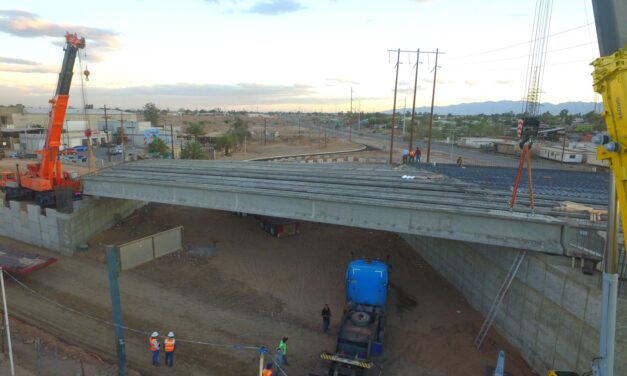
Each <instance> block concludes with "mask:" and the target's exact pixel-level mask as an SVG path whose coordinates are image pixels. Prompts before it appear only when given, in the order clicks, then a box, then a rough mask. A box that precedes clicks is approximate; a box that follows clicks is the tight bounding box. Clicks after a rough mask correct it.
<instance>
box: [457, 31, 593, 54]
mask: <svg viewBox="0 0 627 376" xmlns="http://www.w3.org/2000/svg"><path fill="white" fill-rule="evenodd" d="M593 24H594V23H593V22H589V23H587V24H584V25H579V26H575V27H573V28H570V29H566V30H562V31H558V32H556V33H553V34H550V35H548V38H550V37H554V36H557V35H560V34H565V33H569V32H571V31H575V30H578V29H582V28H584V27H588V26H590V25H593ZM532 42H534V40H533V39H531V40H528V41H526V42H520V43H516V44H511V45H508V46H504V47H498V48H494V49H491V50H486V51H482V52H476V53H473V54H470V55H463V56H458V57H455V56H453V57H452V58H451V59H453V60H459V59H465V58H468V57H473V56H479V55H485V54H489V53H492V52H498V51H502V50H507V49H509V48H514V47H518V46H524V45H526V44H529V43H532Z"/></svg>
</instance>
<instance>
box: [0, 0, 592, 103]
mask: <svg viewBox="0 0 627 376" xmlns="http://www.w3.org/2000/svg"><path fill="white" fill-rule="evenodd" d="M535 3H536V2H535V0H523V1H521V0H500V1H490V0H472V1H471V0H466V1H464V0H430V1H429V0H422V1H417V0H413V1H412V0H389V1H343V0H337V1H329V0H318V1H304V0H260V1H257V0H252V1H246V0H231V1H224V0H214V1H207V0H179V1H177V2H174V1H140V0H125V1H118V0H110V1H108V2H106V3H105V2H93V3H89V2H84V1H83V2H78V1H63V0H59V1H54V2H51V1H30V0H23V1H20V2H19V5H17V3H14V2H11V4H5V5H2V4H0V45H1V46H2V49H1V50H0V103H1V104H12V103H23V104H27V105H36V106H46V105H47V100H48V99H49V98H50V96H51V95H52V94H53V91H54V88H55V85H56V79H57V72H58V70H59V66H60V64H61V60H62V57H63V52H62V50H61V42H62V41H63V34H64V32H65V31H66V30H67V31H71V32H74V31H76V32H78V33H79V34H80V35H84V36H85V37H86V38H87V43H88V47H87V64H88V67H89V70H90V71H91V78H90V81H89V82H88V83H86V93H87V98H88V102H89V103H92V104H94V105H95V106H97V107H100V106H102V105H103V104H107V105H108V106H112V107H115V106H119V107H123V108H137V107H141V106H142V105H143V104H144V103H146V102H154V103H156V104H157V105H158V106H159V107H163V108H166V107H167V108H171V109H177V108H179V107H185V108H192V109H193V108H206V109H209V108H215V107H221V108H223V109H247V110H257V109H258V110H260V111H262V110H299V109H300V110H302V111H320V110H322V111H347V110H349V108H350V100H349V98H350V90H351V87H352V88H353V97H354V102H353V106H354V108H361V109H362V110H364V111H376V110H385V109H389V108H391V107H392V104H393V103H392V102H393V89H394V60H395V54H390V53H388V52H387V51H388V49H396V48H399V47H400V48H402V49H405V50H415V49H417V48H421V49H422V50H423V51H425V50H428V51H433V50H435V49H436V48H439V49H440V50H441V51H444V52H445V54H443V55H441V56H440V60H439V63H438V65H439V66H440V67H441V69H439V71H438V80H437V81H438V82H437V92H436V105H446V104H454V103H464V102H477V101H486V100H502V99H510V100H518V99H521V98H522V97H523V95H524V87H525V82H524V81H525V71H526V65H527V55H528V50H529V44H528V43H526V42H528V41H529V40H530V39H531V28H532V22H533V16H534V10H535ZM9 5H10V6H9ZM16 6H19V8H16ZM550 30H551V34H552V35H553V36H552V37H551V38H550V40H549V44H548V51H549V53H548V55H547V65H546V73H545V80H544V84H543V94H542V99H543V101H547V102H552V103H558V102H564V101H594V100H598V99H596V97H595V95H594V93H593V91H592V80H591V77H590V73H591V71H592V69H591V67H590V65H589V63H590V62H591V61H592V60H594V58H595V57H597V56H598V48H597V45H596V32H595V28H594V19H593V12H592V6H591V1H590V0H554V5H553V13H552V22H551V27H550ZM420 60H421V61H422V64H421V65H420V66H419V90H418V96H417V106H423V105H427V104H429V103H430V96H431V85H432V72H431V71H432V69H433V67H434V63H435V62H434V59H433V55H430V56H427V55H425V54H423V55H422V57H421V59H420ZM415 61H416V58H415V55H414V54H407V53H403V54H401V62H402V64H401V65H400V71H399V95H398V106H400V107H403V105H404V102H405V99H406V102H407V106H411V96H412V93H411V91H412V90H413V66H414V64H415ZM75 72H78V67H77V68H76V69H75ZM71 105H74V106H80V105H81V101H80V80H79V78H78V75H75V80H74V88H73V91H72V97H71Z"/></svg>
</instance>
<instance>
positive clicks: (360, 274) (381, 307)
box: [309, 259, 389, 376]
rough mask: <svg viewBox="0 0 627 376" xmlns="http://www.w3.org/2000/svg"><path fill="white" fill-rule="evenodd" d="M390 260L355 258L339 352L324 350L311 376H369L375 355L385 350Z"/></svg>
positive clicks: (350, 266) (349, 270) (348, 272)
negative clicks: (384, 338)
mask: <svg viewBox="0 0 627 376" xmlns="http://www.w3.org/2000/svg"><path fill="white" fill-rule="evenodd" d="M388 269H389V266H388V264H387V263H385V262H383V261H380V260H373V259H358V260H353V261H351V263H350V264H348V268H347V270H346V305H345V307H344V312H343V314H342V322H341V325H340V330H339V331H338V334H337V342H336V344H335V351H334V352H332V353H330V352H322V353H321V354H320V361H319V362H318V365H317V367H316V370H315V371H314V372H310V373H309V376H369V375H374V374H376V373H371V371H374V370H375V369H376V366H375V364H374V363H373V362H372V358H373V357H374V356H377V355H380V354H381V353H382V352H383V337H384V333H385V319H386V304H387V295H388Z"/></svg>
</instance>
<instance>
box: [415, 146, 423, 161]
mask: <svg viewBox="0 0 627 376" xmlns="http://www.w3.org/2000/svg"><path fill="white" fill-rule="evenodd" d="M414 156H415V157H414V163H420V157H422V150H420V148H419V147H418V146H416V150H415V151H414Z"/></svg>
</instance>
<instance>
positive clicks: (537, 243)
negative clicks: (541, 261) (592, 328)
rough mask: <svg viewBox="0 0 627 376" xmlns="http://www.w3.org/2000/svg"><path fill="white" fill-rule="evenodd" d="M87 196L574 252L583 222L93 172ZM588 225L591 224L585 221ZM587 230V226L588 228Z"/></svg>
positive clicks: (547, 250) (548, 250) (566, 252)
mask: <svg viewBox="0 0 627 376" xmlns="http://www.w3.org/2000/svg"><path fill="white" fill-rule="evenodd" d="M84 192H85V194H87V195H93V196H103V197H111V198H120V199H130V200H141V201H150V202H159V203H166V204H173V205H183V206H193V207H203V208H208V209H218V210H226V211H238V212H246V213H251V214H261V215H270V216H277V217H286V218H294V219H301V220H308V221H315V222H322V223H329V224H340V225H347V226H355V227H362V228H369V229H376V230H384V231H392V232H397V233H405V234H412V235H422V236H430V237H435V238H444V239H451V240H459V241H467V242H472V243H479V244H488V245H495V246H505V247H512V248H519V249H527V250H531V251H538V252H544V253H551V254H559V255H562V254H568V253H570V252H571V251H572V247H570V248H569V247H566V246H565V245H564V244H565V241H566V244H568V239H571V240H572V239H574V238H575V237H576V234H578V233H579V232H580V231H581V229H580V228H579V226H578V225H575V226H573V224H572V223H568V222H566V221H562V220H560V219H556V218H553V217H550V216H545V215H537V214H536V215H531V214H525V213H516V212H509V211H500V210H472V209H468V208H464V209H459V210H453V209H451V207H450V206H448V207H447V206H442V207H438V206H437V205H422V206H420V207H416V205H415V204H414V205H407V206H404V205H402V203H399V204H397V205H394V206H391V205H390V203H389V202H388V201H383V200H381V202H376V200H372V199H368V200H363V199H360V198H352V199H347V198H346V197H342V198H335V199H334V197H333V196H325V195H320V194H318V195H312V194H298V193H296V192H290V193H289V196H287V195H285V194H281V191H280V190H276V191H271V190H268V189H250V188H239V189H233V188H230V189H225V188H219V187H216V186H213V187H212V186H202V185H194V186H181V185H177V184H176V183H168V184H159V185H148V184H145V183H143V182H141V181H136V180H133V179H116V182H115V183H112V182H110V181H107V179H106V178H99V177H98V176H91V177H89V178H88V179H86V180H85V182H84ZM582 226H585V225H583V224H582ZM586 231H587V230H586Z"/></svg>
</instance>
